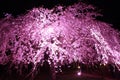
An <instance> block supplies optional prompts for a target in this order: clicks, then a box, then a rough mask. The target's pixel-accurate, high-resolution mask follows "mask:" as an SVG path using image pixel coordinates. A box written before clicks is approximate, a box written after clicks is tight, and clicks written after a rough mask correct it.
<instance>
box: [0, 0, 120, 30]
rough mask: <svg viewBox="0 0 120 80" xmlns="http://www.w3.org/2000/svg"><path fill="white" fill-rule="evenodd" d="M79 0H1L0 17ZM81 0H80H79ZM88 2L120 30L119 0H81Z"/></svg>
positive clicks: (65, 4) (103, 19)
mask: <svg viewBox="0 0 120 80" xmlns="http://www.w3.org/2000/svg"><path fill="white" fill-rule="evenodd" d="M77 1H78V0H0V18H3V17H4V14H5V13H12V15H13V16H15V17H16V16H18V15H20V14H25V13H26V12H27V10H30V9H32V8H34V7H39V6H42V5H44V7H47V8H52V7H54V6H55V5H59V4H60V5H64V6H68V5H71V4H73V3H75V2H77ZM79 1H80V0H79ZM81 1H84V2H86V3H88V4H92V5H94V6H96V7H97V8H98V9H100V10H101V13H102V14H103V17H98V19H99V20H102V21H105V22H108V23H111V24H113V25H114V26H113V27H114V28H116V29H119V30H120V22H119V18H120V14H119V13H120V12H119V10H120V9H119V8H120V4H119V0H81Z"/></svg>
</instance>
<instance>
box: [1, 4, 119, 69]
mask: <svg viewBox="0 0 120 80" xmlns="http://www.w3.org/2000/svg"><path fill="white" fill-rule="evenodd" d="M94 10H95V9H94V7H92V6H91V5H86V4H83V3H78V4H74V5H72V6H69V7H66V8H64V7H62V6H57V7H56V8H53V9H45V8H42V7H40V8H33V9H32V10H31V11H29V12H28V13H27V14H25V15H22V16H19V17H17V18H13V17H12V16H8V17H6V18H4V19H1V20H0V64H3V65H4V64H6V63H8V62H12V63H13V64H16V65H17V64H20V63H21V62H22V63H24V64H30V63H33V64H34V65H36V64H37V63H41V65H42V64H43V63H44V61H47V62H49V64H50V65H51V64H53V65H54V66H60V65H64V64H68V63H71V62H76V61H79V62H82V63H84V64H89V63H97V62H100V63H101V64H107V63H112V64H115V65H116V66H117V67H118V68H119V65H120V39H119V38H120V34H119V32H118V31H116V30H114V29H113V28H111V25H109V24H107V23H104V22H100V21H97V20H95V16H97V15H98V14H97V13H95V12H94Z"/></svg>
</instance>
